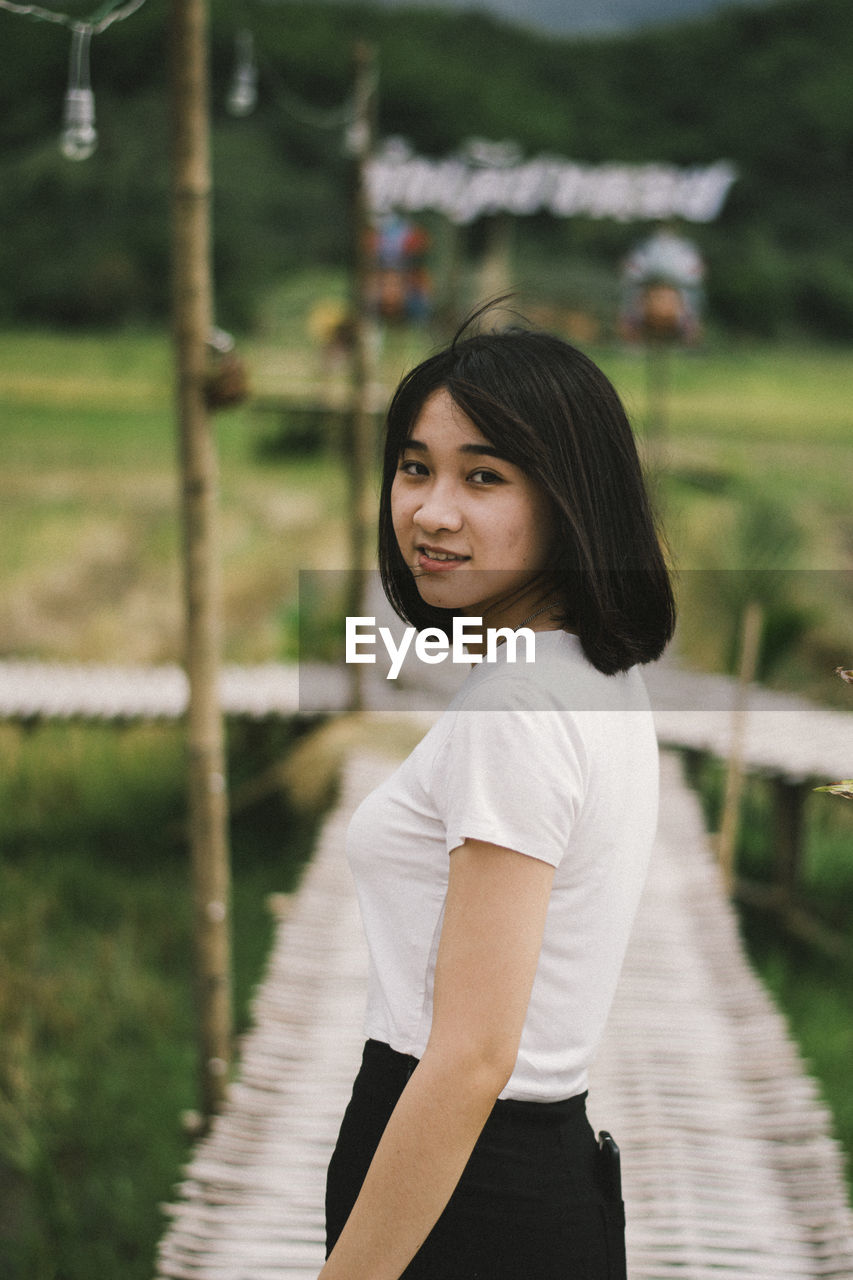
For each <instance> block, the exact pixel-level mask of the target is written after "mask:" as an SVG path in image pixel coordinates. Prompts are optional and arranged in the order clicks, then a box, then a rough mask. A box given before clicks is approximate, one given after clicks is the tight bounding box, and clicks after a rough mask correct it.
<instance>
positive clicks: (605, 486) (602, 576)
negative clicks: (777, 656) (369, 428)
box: [379, 326, 675, 675]
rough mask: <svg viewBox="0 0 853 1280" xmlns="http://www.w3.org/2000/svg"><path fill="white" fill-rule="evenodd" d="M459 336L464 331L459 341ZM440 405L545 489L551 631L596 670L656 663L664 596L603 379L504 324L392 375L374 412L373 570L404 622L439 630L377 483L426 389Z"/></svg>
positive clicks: (625, 431) (439, 619)
mask: <svg viewBox="0 0 853 1280" xmlns="http://www.w3.org/2000/svg"><path fill="white" fill-rule="evenodd" d="M466 331H467V336H466ZM442 388H443V389H446V390H447V392H448V393H449V394H450V396H451V398H452V399H453V400H454V401H455V403H456V404H457V405H458V406H459V408H460V409H461V410H462V411H463V413H465V414H467V416H468V417H469V418H470V419H471V421H472V422H473V423H474V424H475V426H476V427H477V428H478V429H479V430H480V431H481V432H482V433H483V435H484V436H485V437H486V439H487V440H489V441H490V443H491V444H493V445H494V446H495V447H496V448H497V449H499V450H500V452H501V454H502V455H503V456H504V457H505V458H506V459H507V460H508V461H509V462H512V463H514V464H515V465H516V466H518V467H520V468H521V469H522V470H523V471H524V472H525V473H526V474H527V475H528V476H529V477H530V478H531V479H532V480H533V481H534V482H535V483H536V484H537V485H538V486H539V488H540V490H541V491H542V492H543V493H544V494H545V495H546V497H547V499H548V501H549V502H550V505H551V508H552V511H553V516H554V520H553V523H554V529H555V536H554V545H553V552H552V559H551V561H550V563H549V566H548V569H547V571H546V573H547V577H548V580H549V585H550V586H552V588H553V590H554V593H555V598H556V599H559V602H560V606H561V609H562V613H561V615H560V618H561V621H562V623H563V625H564V626H566V627H568V628H570V629H571V630H573V631H575V632H577V634H578V637H579V639H580V643H581V645H582V647H583V651H584V653H585V655H586V657H587V658H588V659H589V661H590V662H591V663H592V664H593V665H594V666H595V667H597V668H598V670H599V671H603V672H604V673H605V674H607V675H612V674H614V673H615V672H617V671H625V670H627V669H628V668H629V667H631V666H633V665H634V664H635V663H643V662H651V661H653V660H654V659H655V658H658V657H660V655H661V653H662V652H663V650H664V648H665V646H666V644H667V642H668V641H669V640H670V639H671V637H672V633H673V629H674V626H675V602H674V599H673V593H672V588H671V585H670V580H669V574H668V572H667V567H666V564H665V561H664V557H663V554H662V551H661V545H660V541H659V538H658V533H657V529H656V526H655V520H654V517H653V514H652V510H651V505H650V502H649V497H648V494H647V492H646V486H645V484H644V482H643V475H642V469H641V466H640V461H639V458H638V456H637V449H636V445H635V442H634V436H633V433H632V431H631V427H630V424H629V422H628V419H627V416H626V414H625V410H624V408H623V407H622V403H621V401H620V399H619V397H618V395H617V394H616V391H615V390H614V388H613V386H612V385H611V383H610V382H609V381H608V379H607V378H606V377H605V376H604V374H603V373H602V372H601V370H600V369H599V368H598V366H597V365H595V364H594V363H593V362H592V361H591V360H590V359H589V358H588V357H587V356H585V355H584V354H583V353H582V352H580V351H578V350H577V349H576V348H575V347H572V346H570V345H569V344H568V343H567V342H564V341H563V340H562V339H560V338H557V337H554V336H552V335H551V334H547V333H540V332H536V331H534V330H529V329H523V328H514V329H507V330H503V331H499V332H477V333H473V334H472V333H471V332H470V330H468V327H467V326H463V329H462V330H461V331H460V333H459V334H458V335H457V337H456V338H455V339H454V341H453V342H452V343H451V345H450V346H449V347H447V348H446V349H445V350H443V351H440V352H438V354H436V355H433V356H431V357H430V358H428V359H427V360H424V361H423V363H422V364H419V365H418V366H417V367H416V368H415V369H413V370H412V371H411V372H410V373H408V374H407V375H406V377H405V378H404V379H403V381H402V382H401V383H400V386H399V387H398V388H397V391H396V393H395V395H394V398H393V400H392V401H391V405H390V407H389V410H388V417H387V425H386V434H385V447H384V457H383V474H382V492H381V498H380V509H379V568H380V573H381V576H382V584H383V587H384V589H385V593H386V595H387V596H388V599H389V601H390V603H391V605H392V606H393V608H394V609H395V611H396V612H397V613H398V614H399V616H400V617H401V618H402V619H403V620H404V621H406V622H407V623H409V624H410V625H413V626H415V627H416V628H417V629H418V630H422V629H423V628H424V627H428V626H430V627H436V626H437V627H439V628H442V629H445V628H448V627H449V626H450V622H451V619H452V617H453V613H452V611H451V610H447V609H437V608H434V607H432V606H430V605H427V604H426V603H425V602H424V601H423V600H422V599H421V596H420V594H419V592H418V589H417V585H416V583H415V579H414V576H413V574H412V571H411V569H410V568H409V567H408V566H407V564H406V562H405V560H404V558H403V555H402V553H401V551H400V548H399V546H398V544H397V539H396V537H395V535H394V528H393V523H392V518H391V486H392V483H393V480H394V476H395V474H396V472H397V469H398V467H399V462H400V455H401V453H402V451H403V449H404V447H405V444H406V441H407V440H408V438H409V436H410V434H411V432H412V428H413V427H414V425H415V421H416V419H417V417H418V415H419V414H420V411H421V409H422V408H423V405H424V403H425V402H426V400H427V399H428V398H429V397H430V396H431V395H432V394H433V392H435V391H438V390H440V389H442Z"/></svg>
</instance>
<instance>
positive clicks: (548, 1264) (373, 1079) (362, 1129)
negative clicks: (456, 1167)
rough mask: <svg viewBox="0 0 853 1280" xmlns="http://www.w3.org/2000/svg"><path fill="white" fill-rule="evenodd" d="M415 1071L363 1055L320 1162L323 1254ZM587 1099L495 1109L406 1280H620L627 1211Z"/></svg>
mask: <svg viewBox="0 0 853 1280" xmlns="http://www.w3.org/2000/svg"><path fill="white" fill-rule="evenodd" d="M416 1066H417V1059H415V1058H410V1057H407V1056H406V1055H405V1054H401V1053H397V1052H395V1050H393V1049H390V1048H389V1047H388V1045H385V1044H381V1043H379V1042H378V1041H376V1040H368V1042H367V1044H366V1045H365V1049H364V1056H363V1058H362V1064H361V1070H360V1071H359V1073H358V1076H357V1077H356V1081H355V1084H354V1086H353V1093H352V1099H351V1101H350V1103H349V1105H348V1107H347V1109H346V1113H345V1115H344V1118H343V1122H342V1124H341V1131H340V1135H339V1137H338V1142H337V1146H336V1147H335V1151H334V1154H333V1156H332V1159H331V1162H330V1164H329V1172H328V1178H327V1183H326V1253H327V1256H328V1254H329V1253H330V1252H331V1250H332V1247H333V1246H334V1244H335V1241H336V1240H337V1238H338V1236H339V1235H340V1233H341V1231H342V1230H343V1227H344V1224H345V1222H346V1220H347V1218H348V1217H349V1214H350V1210H351V1209H352V1206H353V1204H354V1203H355V1200H356V1197H357V1196H358V1193H359V1190H360V1189H361V1184H362V1182H363V1181H364V1177H365V1174H366V1173H367V1170H368V1167H369V1165H370V1162H371V1160H372V1159H373V1153H374V1152H375V1150H376V1147H377V1146H378V1144H379V1139H380V1138H381V1137H382V1133H383V1131H384V1129H385V1125H386V1124H387V1123H388V1119H389V1117H390V1115H391V1112H392V1111H393V1110H394V1106H395V1104H396V1102H397V1099H398V1098H399V1096H400V1094H401V1093H402V1091H403V1089H404V1088H405V1086H406V1082H407V1081H408V1079H409V1077H410V1076H411V1074H412V1072H413V1070H414V1068H415V1067H416ZM585 1100H586V1094H579V1095H578V1096H577V1097H574V1098H567V1099H566V1100H565V1101H564V1102H550V1103H539V1102H515V1101H512V1100H507V1101H498V1102H496V1103H495V1106H494V1109H493V1111H492V1113H491V1115H490V1116H489V1119H488V1120H487V1121H486V1125H485V1127H484V1129H483V1131H482V1133H481V1135H480V1137H479V1138H478V1140H477V1144H476V1146H475V1147H474V1150H473V1152H472V1154H471V1158H470V1160H469V1161H468V1164H467V1165H466V1167H465V1170H464V1172H463V1174H462V1177H461V1179H460V1180H459V1183H458V1185H457V1187H456V1190H455V1191H454V1193H453V1195H452V1196H451V1198H450V1201H449V1203H448V1205H447V1207H446V1208H445V1210H444V1212H443V1213H442V1215H441V1217H440V1218H439V1219H438V1222H437V1223H436V1224H435V1226H434V1227H433V1229H432V1231H431V1232H430V1234H429V1236H428V1237H427V1239H426V1240H425V1242H424V1244H423V1245H422V1247H421V1248H420V1249H419V1250H418V1253H417V1254H416V1256H415V1257H414V1258H413V1260H412V1262H411V1263H410V1264H409V1266H408V1267H407V1268H406V1270H405V1271H404V1272H403V1277H404V1278H405V1280H624V1277H625V1213H624V1208H623V1205H622V1201H621V1199H620V1198H619V1192H618V1189H617V1188H616V1187H615V1185H614V1180H613V1169H612V1164H611V1165H610V1167H608V1165H607V1161H608V1156H607V1153H606V1152H603V1151H602V1149H601V1148H600V1147H599V1144H598V1143H597V1142H596V1139H595V1135H594V1133H593V1131H592V1129H591V1127H590V1125H589V1121H588V1120H587V1116H586V1108H585ZM610 1159H612V1156H611V1157H610Z"/></svg>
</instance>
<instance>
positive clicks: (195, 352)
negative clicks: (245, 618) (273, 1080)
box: [169, 0, 232, 1115]
mask: <svg viewBox="0 0 853 1280" xmlns="http://www.w3.org/2000/svg"><path fill="white" fill-rule="evenodd" d="M170 20H171V27H170V33H169V45H170V53H171V90H172V101H171V132H172V289H173V313H174V343H175V361H176V367H177V410H178V425H179V440H180V469H181V507H182V517H183V535H184V584H185V600H186V605H185V607H186V667H187V675H188V677H189V708H188V717H187V739H188V803H189V823H190V852H191V867H192V882H193V898H194V910H195V970H196V992H197V999H198V1005H199V1008H198V1034H199V1051H200V1063H199V1074H200V1092H201V1106H202V1109H203V1111H204V1114H205V1115H209V1114H210V1113H211V1112H213V1111H214V1110H216V1108H217V1107H218V1106H219V1104H220V1103H221V1102H222V1100H223V1098H224V1095H225V1089H226V1086H227V1077H228V1069H229V1065H230V1062H231V1037H232V1018H231V954H230V869H229V856H228V835H227V825H228V818H227V801H226V782H225V747H224V731H223V722H222V713H221V709H220V706H219V662H220V633H221V621H220V615H221V601H220V583H219V565H218V538H217V501H218V497H217V488H218V478H217V460H216V449H215V444H214V440H213V435H212V431H211V422H210V416H209V413H208V410H207V406H206V404H205V369H206V361H207V354H208V353H207V343H208V339H209V337H210V333H211V328H212V323H213V300H212V294H213V289H212V282H211V266H210V188H211V175H210V144H209V123H208V87H207V0H171V10H170Z"/></svg>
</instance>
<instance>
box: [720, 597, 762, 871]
mask: <svg viewBox="0 0 853 1280" xmlns="http://www.w3.org/2000/svg"><path fill="white" fill-rule="evenodd" d="M761 621H762V610H761V606H760V605H759V604H757V603H756V602H755V601H754V600H752V601H750V603H749V604H748V605H747V606H746V611H745V612H744V616H743V626H742V630H741V646H740V670H739V672H738V684H737V691H736V694H735V705H734V708H733V711H732V740H731V746H730V749H729V760H728V767H727V769H726V790H725V797H724V800H723V816H722V821H721V824H720V837H719V842H718V845H717V857H718V859H719V863H720V869H721V871H722V873H723V882H724V884H725V886H726V890H727V892H728V893H731V892H732V890H733V889H734V881H735V846H736V844H737V836H738V827H739V825H740V797H741V791H742V790H743V746H744V739H745V737H746V719H747V709H748V708H747V703H748V698H749V685H750V683H751V681H752V680H753V678H754V676H755V669H756V666H757V665H758V646H759V642H760V640H761Z"/></svg>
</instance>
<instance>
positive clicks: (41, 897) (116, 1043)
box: [0, 724, 314, 1280]
mask: <svg viewBox="0 0 853 1280" xmlns="http://www.w3.org/2000/svg"><path fill="white" fill-rule="evenodd" d="M292 742H293V731H292V730H290V729H288V728H287V727H286V726H281V725H278V726H273V727H270V726H266V725H263V724H236V725H234V726H232V732H231V742H230V773H231V777H232V780H233V783H234V787H235V793H236V792H238V791H239V789H240V788H241V786H242V785H243V784H245V783H247V782H249V781H251V780H253V779H254V777H255V776H256V775H257V774H258V773H262V772H264V771H265V770H266V769H268V768H269V767H270V765H271V764H272V763H274V762H275V761H277V760H279V759H280V758H281V757H282V755H283V754H285V753H286V752H287V751H288V750H289V748H290V746H291V745H292ZM182 756H183V746H182V735H181V732H180V730H179V728H178V727H176V726H171V725H167V726H162V725H148V726H137V727H129V728H125V729H116V728H113V727H108V726H101V727H98V726H74V725H65V726H63V725H58V724H53V725H46V726H41V727H31V728H21V727H18V726H12V725H3V726H0V758H2V761H3V768H2V770H0V847H2V850H3V860H2V863H0V954H2V955H3V957H4V975H3V983H2V985H0V1204H2V1209H0V1272H2V1274H3V1276H4V1277H8V1280H60V1278H61V1280H107V1277H113V1276H117V1275H121V1276H123V1277H125V1278H126V1280H149V1277H150V1275H151V1274H152V1272H153V1257H154V1248H155V1245H156V1242H157V1240H158V1239H159V1237H160V1235H161V1234H162V1231H163V1222H162V1220H161V1215H160V1212H159V1208H158V1206H159V1204H160V1203H162V1202H163V1201H164V1200H166V1199H168V1198H169V1196H170V1192H171V1189H172V1187H173V1185H174V1183H175V1181H176V1179H177V1177H178V1173H179V1166H180V1164H181V1162H182V1161H183V1160H184V1158H185V1156H186V1153H187V1144H186V1140H185V1138H184V1136H183V1133H182V1130H181V1125H180V1113H181V1112H182V1111H183V1110H185V1109H187V1108H190V1107H192V1106H194V1105H195V1102H196V1098H195V1093H194V1084H195V1078H196V1060H195V1044H194V1039H195V1032H194V1018H193V1009H192V999H191V987H192V981H191V963H190V954H191V906H190V894H189V885H188V874H189V872H188V858H187V854H186V850H185V847H184V838H183V809H184V802H183V795H182V782H181V777H182ZM313 823H314V820H313V819H312V818H309V817H306V816H298V815H297V814H295V813H294V812H292V811H291V810H290V809H289V807H288V805H287V803H286V802H285V801H284V799H283V798H282V795H281V792H280V790H278V789H275V788H272V789H270V790H269V791H268V792H266V793H265V795H264V796H263V797H261V798H257V799H256V800H255V801H254V802H253V803H252V804H251V805H244V806H242V807H241V809H240V812H239V813H238V814H236V815H235V818H234V821H233V824H232V847H233V868H234V886H233V907H234V911H233V917H234V960H235V1003H236V1009H237V1017H238V1030H239V1029H243V1028H244V1027H245V1025H246V1020H247V1010H248V1000H249V996H250V992H251V989H252V987H253V986H254V984H255V983H256V981H257V979H258V977H259V975H260V972H261V968H262V965H263V961H264V958H265V955H266V951H267V948H268V946H269V941H270V937H271V931H272V925H271V920H270V917H269V914H268V912H267V911H266V910H265V907H264V900H265V895H266V894H267V893H269V892H273V891H287V890H290V889H292V888H293V887H294V882H295V880H296V877H297V876H298V874H299V871H300V869H301V866H302V864H303V861H304V857H305V855H306V853H307V851H308V849H309V847H310V843H311V839H312V833H313Z"/></svg>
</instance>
